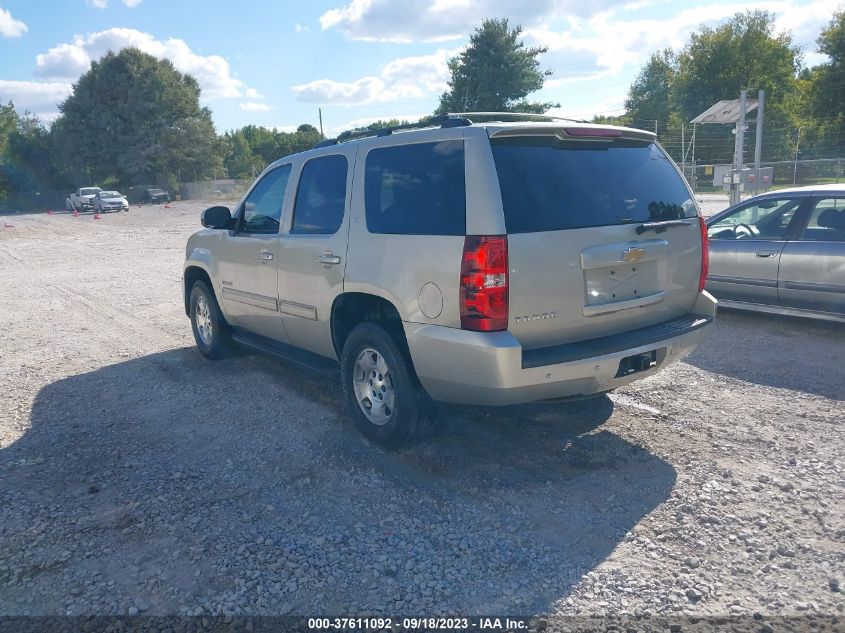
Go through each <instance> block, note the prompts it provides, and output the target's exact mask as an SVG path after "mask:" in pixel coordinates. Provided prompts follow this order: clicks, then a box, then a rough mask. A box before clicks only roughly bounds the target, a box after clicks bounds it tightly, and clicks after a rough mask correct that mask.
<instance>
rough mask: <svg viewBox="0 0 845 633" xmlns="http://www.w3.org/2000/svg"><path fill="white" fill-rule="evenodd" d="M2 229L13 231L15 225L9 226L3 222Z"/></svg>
mask: <svg viewBox="0 0 845 633" xmlns="http://www.w3.org/2000/svg"><path fill="white" fill-rule="evenodd" d="M3 228H6V229H13V228H15V225H14V224H9V223H8V222H4V223H3Z"/></svg>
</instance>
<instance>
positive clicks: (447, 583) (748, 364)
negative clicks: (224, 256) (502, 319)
mask: <svg viewBox="0 0 845 633" xmlns="http://www.w3.org/2000/svg"><path fill="white" fill-rule="evenodd" d="M202 206H203V205H201V204H199V203H187V202H185V203H175V204H174V205H173V208H172V209H164V208H163V207H160V206H159V207H152V208H151V207H144V208H141V209H133V210H132V212H130V213H128V214H114V215H108V216H103V219H102V220H94V219H93V218H92V216H90V215H86V216H81V217H78V218H73V217H71V216H69V215H65V214H61V215H55V216H46V215H40V216H21V217H14V218H12V219H10V218H8V217H7V218H4V220H5V221H7V222H9V223H11V224H14V226H13V227H10V228H6V229H4V230H0V288H2V291H0V322H2V324H3V325H2V331H0V615H26V614H52V615H58V614H136V613H141V614H150V615H156V614H245V613H248V614H284V613H293V614H332V615H334V614H351V613H356V614H360V613H372V614H394V615H395V614H400V615H401V614H444V615H454V614H465V615H472V614H495V613H520V614H536V613H545V614H549V617H550V619H551V621H552V622H554V621H555V618H556V617H558V616H559V615H570V614H601V615H614V614H620V613H627V614H642V613H648V614H656V615H660V614H662V615H681V614H692V615H695V616H707V615H727V614H734V615H742V614H752V613H759V614H762V615H763V616H764V617H770V616H779V615H787V616H788V615H800V614H806V613H809V614H812V613H816V614H828V615H839V616H845V613H843V612H844V611H845V601H843V593H842V592H843V584H845V577H843V569H845V480H844V479H843V458H842V455H843V449H845V439H843V430H842V427H843V421H845V403H844V402H843V401H845V363H843V359H845V333H844V332H843V328H841V327H839V326H834V325H825V324H819V323H811V322H805V321H801V320H787V319H783V318H774V317H765V316H759V315H746V314H740V313H730V312H722V313H720V315H719V320H718V324H717V326H716V327H715V330H714V332H713V334H712V336H711V337H710V338H709V339H708V340H707V341H706V342H705V343H704V344H703V345H702V346H701V347H700V349H699V350H698V351H697V352H696V353H695V354H694V355H693V356H691V357H690V358H688V359H687V361H686V362H683V363H679V364H677V365H674V366H673V367H672V368H670V369H669V370H667V371H664V372H662V373H661V374H659V375H657V376H654V377H652V378H649V379H646V380H643V381H641V382H639V383H636V384H634V385H632V386H630V387H628V388H625V389H622V390H620V391H619V392H617V393H616V394H614V395H613V396H612V397H611V398H608V397H604V396H603V397H600V398H598V399H594V400H590V401H583V402H580V403H573V404H568V405H560V404H557V405H548V404H538V405H531V406H525V407H515V408H508V409H489V410H488V409H483V408H470V407H444V408H443V411H442V418H441V424H440V426H439V428H438V430H437V432H436V434H435V435H434V436H433V437H432V438H430V439H428V440H426V441H425V442H424V443H422V444H421V445H419V446H417V447H415V448H414V449H412V450H406V451H402V452H395V453H391V452H385V451H383V450H381V449H378V448H375V447H373V446H371V445H368V444H367V443H365V442H364V441H363V440H362V438H361V437H360V436H359V435H358V433H357V432H356V431H355V430H354V429H353V428H352V425H351V423H349V422H348V421H347V420H346V419H345V415H344V413H343V411H342V403H341V398H340V395H339V389H338V388H337V387H336V385H334V384H333V383H331V382H330V381H327V380H325V379H322V378H319V377H315V376H312V375H310V374H308V373H305V372H304V370H300V369H298V368H297V367H294V366H288V365H284V364H282V363H280V362H277V361H275V360H273V359H270V358H265V357H262V356H258V355H249V354H243V355H240V356H237V357H235V358H231V359H229V360H226V361H222V362H218V363H212V362H209V361H206V360H205V359H204V358H203V357H201V356H200V354H199V353H198V352H197V351H195V349H194V347H193V340H192V338H191V334H190V326H189V322H188V319H187V318H186V317H185V314H184V312H183V308H182V304H181V295H180V276H181V264H182V258H183V248H184V244H185V239H186V238H187V236H188V235H189V234H190V233H191V232H192V231H194V230H195V229H196V228H197V227H198V226H199V220H198V217H199V210H200V209H201V208H202ZM758 617H759V616H758Z"/></svg>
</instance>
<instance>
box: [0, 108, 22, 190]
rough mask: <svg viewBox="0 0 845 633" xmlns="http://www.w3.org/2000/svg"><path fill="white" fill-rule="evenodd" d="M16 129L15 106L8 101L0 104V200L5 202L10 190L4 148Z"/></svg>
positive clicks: (7, 162) (7, 160)
mask: <svg viewBox="0 0 845 633" xmlns="http://www.w3.org/2000/svg"><path fill="white" fill-rule="evenodd" d="M17 127H18V113H17V112H16V111H15V105H14V104H13V103H12V102H11V101H9V103H8V104H7V105H3V104H2V103H0V200H5V198H6V196H7V195H8V193H9V191H10V190H11V182H10V179H9V173H8V169H9V158H8V156H7V155H6V147H7V146H8V143H9V135H10V134H11V133H12V132H14V131H15V130H16V129H17Z"/></svg>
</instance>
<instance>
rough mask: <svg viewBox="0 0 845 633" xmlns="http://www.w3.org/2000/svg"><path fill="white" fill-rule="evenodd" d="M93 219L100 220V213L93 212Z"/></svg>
mask: <svg viewBox="0 0 845 633" xmlns="http://www.w3.org/2000/svg"><path fill="white" fill-rule="evenodd" d="M94 219H95V220H102V219H103V218H101V217H100V214H99V213H95V214H94Z"/></svg>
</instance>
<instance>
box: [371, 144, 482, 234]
mask: <svg viewBox="0 0 845 633" xmlns="http://www.w3.org/2000/svg"><path fill="white" fill-rule="evenodd" d="M366 172H367V175H366V180H365V182H364V194H365V198H366V213H367V229H368V230H369V231H370V233H399V234H405V235H464V234H465V233H466V186H465V182H464V143H463V141H441V142H439V143H414V144H411V145H396V146H393V147H381V148H378V149H374V150H372V151H370V153H369V154H367V163H366Z"/></svg>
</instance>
